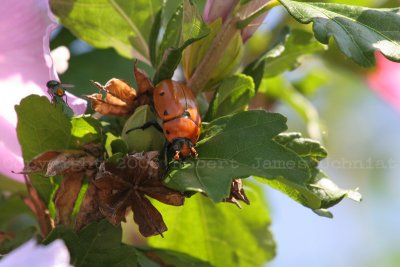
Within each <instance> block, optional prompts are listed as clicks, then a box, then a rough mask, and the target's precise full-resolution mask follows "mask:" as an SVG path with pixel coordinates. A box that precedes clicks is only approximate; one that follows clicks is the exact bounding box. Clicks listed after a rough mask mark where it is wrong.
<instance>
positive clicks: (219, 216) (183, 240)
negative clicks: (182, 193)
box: [149, 185, 275, 267]
mask: <svg viewBox="0 0 400 267" xmlns="http://www.w3.org/2000/svg"><path fill="white" fill-rule="evenodd" d="M245 190H246V194H247V196H248V198H249V199H250V201H251V205H249V206H245V207H243V209H238V208H237V207H236V206H235V205H232V204H229V203H219V204H214V203H213V202H212V201H211V200H210V199H208V198H206V197H204V196H203V195H200V194H196V195H195V196H193V197H191V198H190V199H187V200H186V203H185V205H184V206H182V207H173V208H171V207H169V206H167V205H163V204H160V203H157V208H158V209H159V210H160V212H161V213H162V214H163V217H164V220H165V222H166V223H167V225H168V227H169V230H168V231H167V232H165V238H160V237H152V238H150V239H149V244H150V245H151V246H154V247H157V248H166V249H172V250H175V251H179V252H183V253H187V254H189V255H191V256H193V257H197V258H199V259H202V260H204V261H208V262H210V263H211V264H212V265H213V266H216V267H219V266H221V267H225V266H238V267H245V266H249V267H250V266H251V267H253V266H261V265H262V264H263V263H264V262H265V261H267V260H270V259H272V258H273V257H274V255H275V242H274V240H273V237H272V234H271V232H270V231H269V229H268V226H269V225H270V223H271V219H270V217H269V211H268V209H267V207H266V205H265V203H264V201H263V198H262V196H263V194H262V191H261V190H260V188H257V187H256V186H254V185H250V186H246V187H245Z"/></svg>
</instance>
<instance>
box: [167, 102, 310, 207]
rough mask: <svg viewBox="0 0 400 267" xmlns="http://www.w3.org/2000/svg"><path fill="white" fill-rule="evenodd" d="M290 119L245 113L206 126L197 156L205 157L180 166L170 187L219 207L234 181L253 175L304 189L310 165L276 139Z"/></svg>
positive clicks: (171, 177) (174, 170) (170, 179)
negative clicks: (193, 193)
mask: <svg viewBox="0 0 400 267" xmlns="http://www.w3.org/2000/svg"><path fill="white" fill-rule="evenodd" d="M285 122H286V118H285V117H283V116H282V115H280V114H277V113H268V112H265V111H261V110H252V111H247V112H239V113H237V114H235V115H230V116H225V117H221V118H219V119H217V120H214V121H212V122H211V123H210V124H208V125H205V127H204V130H203V136H202V139H201V140H200V141H199V142H198V144H197V146H196V150H197V151H198V153H199V157H198V158H197V159H196V160H187V161H186V162H185V163H184V164H183V166H181V165H182V164H175V165H174V166H173V167H172V168H171V170H170V172H169V175H168V176H167V178H166V180H165V183H166V185H167V186H169V187H171V188H173V189H176V190H179V191H198V192H204V193H206V194H207V195H208V196H209V197H210V198H211V199H213V200H214V201H221V200H222V199H223V198H226V197H227V196H228V195H229V192H230V187H231V182H232V179H235V178H247V177H249V176H251V175H256V176H261V177H264V178H266V179H276V178H278V177H285V179H287V180H288V181H291V182H292V183H294V184H298V185H300V186H302V185H304V183H305V182H306V181H307V180H308V179H309V177H310V176H309V175H310V173H309V169H308V167H307V165H306V163H305V162H304V161H303V160H302V159H301V158H300V157H298V156H297V155H296V154H295V153H294V152H293V151H291V150H289V149H286V148H284V147H282V146H281V145H279V144H277V143H276V142H275V141H273V138H274V137H275V136H276V135H278V134H279V133H281V132H283V131H284V130H286V124H285Z"/></svg>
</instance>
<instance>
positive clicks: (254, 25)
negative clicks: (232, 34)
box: [241, 0, 270, 42]
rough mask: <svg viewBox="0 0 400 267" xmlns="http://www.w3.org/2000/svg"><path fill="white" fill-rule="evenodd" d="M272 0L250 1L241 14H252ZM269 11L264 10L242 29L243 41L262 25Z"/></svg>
mask: <svg viewBox="0 0 400 267" xmlns="http://www.w3.org/2000/svg"><path fill="white" fill-rule="evenodd" d="M269 1H270V0H253V1H251V2H250V3H249V5H248V8H246V10H245V12H244V13H243V14H241V17H242V18H245V17H247V16H249V15H250V14H252V13H254V12H255V11H257V10H258V9H259V8H260V7H262V6H263V5H265V4H266V3H268V2H269ZM267 13H268V12H264V13H263V14H261V15H260V16H258V17H257V18H256V19H254V20H253V21H252V22H251V23H250V24H249V25H248V26H247V27H246V28H244V29H243V30H242V39H243V42H246V41H247V40H248V39H249V38H250V37H251V36H252V35H253V34H254V32H255V31H256V30H257V29H258V27H260V25H261V24H262V22H263V21H264V19H265V17H266V16H267Z"/></svg>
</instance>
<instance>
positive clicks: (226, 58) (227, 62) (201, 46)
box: [182, 18, 243, 90]
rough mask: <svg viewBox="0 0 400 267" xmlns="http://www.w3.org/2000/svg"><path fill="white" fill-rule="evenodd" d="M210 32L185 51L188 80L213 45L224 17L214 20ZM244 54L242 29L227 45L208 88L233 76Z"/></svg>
mask: <svg viewBox="0 0 400 267" xmlns="http://www.w3.org/2000/svg"><path fill="white" fill-rule="evenodd" d="M209 27H210V34H209V35H208V36H206V37H205V38H203V39H201V40H200V41H197V42H195V43H193V44H192V45H190V46H189V47H187V48H186V49H185V50H184V52H183V57H182V66H183V72H184V75H185V78H186V80H189V79H190V78H191V76H192V75H193V73H194V71H195V70H196V67H197V66H198V65H199V64H200V62H201V61H202V60H203V58H204V56H205V54H206V53H207V51H208V49H209V48H210V46H211V45H212V42H213V41H214V38H215V36H216V35H217V34H218V32H219V31H220V30H221V27H222V19H221V18H218V19H216V20H214V21H213V22H212V23H211V24H210V25H209ZM242 56H243V42H242V37H241V34H240V31H237V33H236V34H235V36H234V37H233V39H232V40H231V41H230V43H229V45H228V46H227V48H226V50H225V53H224V55H223V57H222V58H221V60H220V61H219V63H218V65H217V66H215V67H214V69H213V72H212V75H211V76H210V77H209V81H208V83H207V85H206V87H205V88H206V90H210V89H212V87H213V86H214V85H215V84H217V83H218V82H220V81H221V80H223V79H225V78H227V77H229V76H231V75H232V74H233V73H234V72H235V71H236V70H237V68H238V67H239V65H240V61H241V59H242Z"/></svg>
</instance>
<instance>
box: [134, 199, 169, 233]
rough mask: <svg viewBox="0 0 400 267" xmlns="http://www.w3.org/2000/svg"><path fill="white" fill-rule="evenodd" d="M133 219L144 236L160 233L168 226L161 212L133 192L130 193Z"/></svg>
mask: <svg viewBox="0 0 400 267" xmlns="http://www.w3.org/2000/svg"><path fill="white" fill-rule="evenodd" d="M131 201H132V203H131V206H132V210H133V220H134V221H135V222H136V224H137V225H138V226H139V231H140V233H141V234H142V235H143V236H144V237H149V236H154V235H161V236H163V235H162V233H163V232H165V231H167V230H168V228H167V226H166V225H165V223H164V220H163V218H162V215H161V213H160V212H159V211H158V210H157V209H156V208H155V207H154V206H153V205H152V204H151V202H150V201H149V200H148V199H147V198H146V197H145V196H144V195H141V194H139V193H138V192H135V194H132V199H131Z"/></svg>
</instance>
